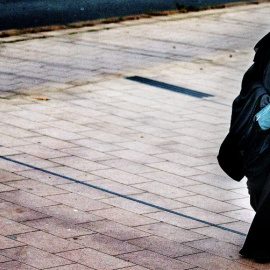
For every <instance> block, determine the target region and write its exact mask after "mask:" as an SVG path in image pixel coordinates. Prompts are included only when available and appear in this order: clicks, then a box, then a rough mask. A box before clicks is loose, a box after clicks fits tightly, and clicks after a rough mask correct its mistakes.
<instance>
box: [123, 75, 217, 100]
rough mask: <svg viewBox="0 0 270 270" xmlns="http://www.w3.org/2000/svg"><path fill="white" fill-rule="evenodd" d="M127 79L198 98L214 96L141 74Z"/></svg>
mask: <svg viewBox="0 0 270 270" xmlns="http://www.w3.org/2000/svg"><path fill="white" fill-rule="evenodd" d="M126 79H127V80H131V81H134V82H139V83H143V84H147V85H151V86H154V87H158V88H162V89H165V90H169V91H173V92H177V93H181V94H184V95H189V96H192V97H196V98H204V97H213V95H209V94H206V93H203V92H199V91H195V90H191V89H188V88H184V87H180V86H177V85H173V84H168V83H163V82H159V81H156V80H151V79H148V78H144V77H140V76H132V77H127V78H126Z"/></svg>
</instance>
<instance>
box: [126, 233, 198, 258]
mask: <svg viewBox="0 0 270 270" xmlns="http://www.w3.org/2000/svg"><path fill="white" fill-rule="evenodd" d="M128 242H129V243H131V244H133V245H136V246H139V247H141V248H144V249H147V250H150V251H153V252H156V253H159V254H161V255H164V256H168V257H172V258H175V257H180V256H185V255H190V254H194V253H198V252H201V251H200V250H198V249H196V248H190V247H188V246H186V245H183V244H181V243H179V242H176V241H172V240H168V239H165V238H161V237H158V236H149V237H143V238H138V239H134V240H129V241H128ZM191 243H193V242H191Z"/></svg>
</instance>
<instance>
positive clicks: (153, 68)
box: [0, 4, 270, 270]
mask: <svg viewBox="0 0 270 270" xmlns="http://www.w3.org/2000/svg"><path fill="white" fill-rule="evenodd" d="M269 12H270V4H260V5H252V6H238V7H233V8H229V9H224V10H210V11H205V12H200V13H189V14H181V15H172V16H169V17H155V18H152V19H142V20H138V21H131V22H129V21H127V22H121V23H119V24H109V25H99V26H95V27H92V28H87V27H86V28H81V29H75V30H74V29H71V30H63V31H58V32H57V31H56V32H48V33H41V34H34V35H32V34H28V35H25V36H20V37H11V38H2V39H1V40H0V63H1V64H0V78H1V80H0V90H1V91H0V99H1V102H0V139H1V143H0V144H1V147H0V150H1V151H0V152H1V156H5V157H7V158H8V159H6V160H5V159H2V158H1V159H0V169H1V171H0V269H9V270H13V269H14V270H15V269H16V270H17V269H21V270H26V269H27V270H28V269H29V270H32V269H52V270H85V269H98V270H113V269H123V270H124V269H125V270H146V269H152V270H158V269H166V270H170V269H177V270H181V269H196V270H200V269H205V270H211V269H236V270H242V269H245V270H248V269H268V268H269V265H257V264H255V263H254V262H252V261H249V260H246V259H243V258H240V256H239V255H238V251H239V249H240V246H241V245H242V244H243V241H244V236H243V235H240V234H237V233H235V232H233V231H226V230H223V229H221V228H217V227H213V226H209V225H207V224H205V223H202V222H201V221H200V220H194V219H190V218H187V216H190V217H192V218H197V219H201V220H204V221H207V222H211V223H213V224H216V225H220V226H222V227H225V228H228V229H230V230H234V231H237V232H239V233H247V231H248V228H249V224H250V222H251V220H252V218H253V216H254V213H253V211H252V210H251V208H250V206H249V198H248V194H247V190H246V187H245V181H244V180H243V181H242V182H241V183H237V182H234V181H232V180H230V179H229V178H228V177H227V176H225V175H224V173H223V172H222V171H221V170H220V168H219V167H218V165H217V161H216V154H217V151H218V147H219V144H220V143H221V141H222V139H223V138H224V136H225V134H226V132H227V130H228V125H229V120H230V110H231V108H230V106H231V102H232V100H233V99H234V97H235V96H236V95H237V93H238V92H239V89H240V83H241V78H242V76H243V73H244V71H245V70H246V69H247V67H248V66H249V65H250V64H251V63H252V57H253V50H252V48H253V46H254V44H255V43H256V42H257V41H258V40H259V39H260V38H261V37H262V36H263V35H264V34H266V33H267V32H268V31H269V22H268V21H267V19H268V17H269ZM41 38H42V39H41ZM129 76H141V77H145V78H148V79H152V80H157V81H159V82H163V83H167V84H171V85H174V86H178V87H183V88H186V89H191V90H196V91H199V92H203V93H207V94H210V95H213V97H207V98H197V97H194V96H190V95H184V94H181V93H177V92H172V91H166V90H165V89H161V88H157V87H153V86H149V85H145V84H142V83H138V82H135V81H131V80H127V79H126V77H129ZM25 164H27V165H30V167H29V166H25ZM31 166H32V167H31ZM74 180H78V181H81V182H83V183H81V182H76V181H75V182H74ZM93 186H97V187H99V188H101V189H106V190H109V191H111V193H108V192H105V191H104V190H98V189H95V188H93ZM116 193H120V194H122V195H124V196H128V197H129V198H132V199H134V200H135V201H132V200H128V199H126V198H123V197H121V196H118V195H117V194H116ZM136 200H139V201H143V202H145V204H142V203H140V202H138V201H136ZM149 204H150V205H149ZM152 205H157V206H159V207H161V208H165V209H161V208H155V207H153V206H152ZM170 211H173V212H170ZM175 212H177V213H181V214H183V215H184V216H183V215H182V216H181V215H176V214H175Z"/></svg>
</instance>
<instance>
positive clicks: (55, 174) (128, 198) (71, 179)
mask: <svg viewBox="0 0 270 270" xmlns="http://www.w3.org/2000/svg"><path fill="white" fill-rule="evenodd" d="M0 158H1V159H3V160H6V161H10V162H13V163H16V164H19V165H22V166H25V167H28V168H31V169H34V170H37V171H41V172H44V173H47V174H51V175H54V176H57V177H60V178H63V179H66V180H69V181H72V182H74V183H77V184H81V185H85V186H88V187H91V188H94V189H97V190H100V191H103V192H106V193H109V194H113V195H116V196H118V197H121V198H124V199H127V200H130V201H134V202H137V203H140V204H143V205H147V206H150V207H153V208H156V209H159V210H162V211H165V212H168V213H171V214H174V215H177V216H181V217H184V218H187V219H191V220H194V221H198V222H200V223H203V224H206V225H209V226H212V227H216V228H218V229H221V230H224V231H228V232H231V233H234V234H238V235H242V236H246V234H244V233H242V232H239V231H236V230H232V229H229V228H226V227H223V226H220V225H217V224H214V223H211V222H208V221H205V220H202V219H199V218H196V217H191V216H189V215H185V214H181V213H179V212H175V211H173V210H170V209H167V208H164V207H161V206H158V205H155V204H151V203H147V202H144V201H141V200H137V199H134V198H131V197H129V196H126V195H122V194H120V193H117V192H113V191H111V190H108V189H104V188H101V187H98V186H95V185H91V184H89V183H85V182H82V181H79V180H77V179H74V178H71V177H68V176H64V175H61V174H58V173H54V172H51V171H48V170H45V169H42V168H38V167H35V166H32V165H29V164H27V163H23V162H20V161H17V160H14V159H11V158H8V157H5V156H0Z"/></svg>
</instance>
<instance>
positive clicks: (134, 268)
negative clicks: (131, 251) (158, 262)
mask: <svg viewBox="0 0 270 270" xmlns="http://www.w3.org/2000/svg"><path fill="white" fill-rule="evenodd" d="M122 269H123V270H147V269H149V268H144V267H141V266H138V265H136V266H131V267H125V268H122Z"/></svg>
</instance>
